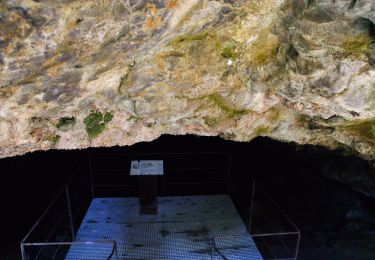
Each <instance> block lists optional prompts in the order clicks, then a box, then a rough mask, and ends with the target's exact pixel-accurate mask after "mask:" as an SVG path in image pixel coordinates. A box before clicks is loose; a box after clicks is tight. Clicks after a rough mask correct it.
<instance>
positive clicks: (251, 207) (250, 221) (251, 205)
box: [248, 181, 255, 235]
mask: <svg viewBox="0 0 375 260" xmlns="http://www.w3.org/2000/svg"><path fill="white" fill-rule="evenodd" d="M251 186H252V187H251V200H250V216H249V224H248V225H249V227H248V229H249V234H250V235H251V225H252V220H253V207H254V197H255V181H253V182H252V185H251Z"/></svg>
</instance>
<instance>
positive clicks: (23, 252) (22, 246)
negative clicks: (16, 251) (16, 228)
mask: <svg viewBox="0 0 375 260" xmlns="http://www.w3.org/2000/svg"><path fill="white" fill-rule="evenodd" d="M21 257H22V260H27V258H26V252H25V246H24V245H23V242H21Z"/></svg>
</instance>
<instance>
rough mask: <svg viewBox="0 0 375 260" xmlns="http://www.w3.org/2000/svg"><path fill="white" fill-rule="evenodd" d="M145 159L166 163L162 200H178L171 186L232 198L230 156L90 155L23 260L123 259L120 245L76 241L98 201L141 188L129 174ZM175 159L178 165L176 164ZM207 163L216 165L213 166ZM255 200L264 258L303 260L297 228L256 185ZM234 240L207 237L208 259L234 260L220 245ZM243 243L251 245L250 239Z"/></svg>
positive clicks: (254, 229)
mask: <svg viewBox="0 0 375 260" xmlns="http://www.w3.org/2000/svg"><path fill="white" fill-rule="evenodd" d="M210 156H211V157H212V158H210ZM102 157H107V158H102ZM196 158H197V160H196V161H195V160H194V159H196ZM207 158H209V159H207ZM143 159H153V160H158V159H161V160H165V164H164V167H165V168H164V171H165V175H164V176H163V177H162V178H161V181H160V183H159V187H160V190H161V194H160V195H176V194H174V193H173V189H170V188H171V187H178V188H177V190H178V189H179V186H180V185H188V186H190V185H194V187H195V188H194V189H196V187H198V186H203V187H208V186H209V185H211V184H212V183H216V184H217V185H218V186H219V189H218V190H219V191H220V192H218V193H227V194H230V185H231V154H230V153H225V152H224V153H147V154H125V155H124V154H115V155H113V154H95V155H90V158H89V163H86V164H82V165H81V166H80V167H79V168H78V170H77V172H76V174H74V175H73V177H72V178H71V179H70V180H69V182H68V183H67V184H66V185H65V186H64V187H63V188H62V189H61V190H60V192H59V193H58V194H57V196H56V197H55V198H54V200H53V201H52V202H51V204H50V205H49V206H48V207H47V209H46V210H45V211H44V212H43V214H42V215H41V217H40V218H39V219H38V220H37V222H36V223H35V224H34V226H33V227H32V228H31V230H30V231H29V232H28V234H27V235H26V236H25V238H24V239H23V240H22V241H21V253H22V259H23V260H29V259H30V260H31V259H65V258H66V259H69V256H70V255H69V253H70V252H72V251H74V249H75V248H80V250H82V248H83V249H84V250H87V255H88V256H91V257H92V258H91V259H111V260H112V259H118V250H117V246H118V245H116V241H113V240H109V239H108V240H100V239H99V240H94V239H93V240H91V241H76V232H77V231H78V229H79V227H80V226H81V222H82V220H83V217H84V215H85V213H86V211H87V209H88V208H89V205H90V203H91V202H92V200H93V199H94V198H96V197H106V195H107V197H111V196H112V197H113V194H116V196H115V197H121V196H119V195H118V194H117V193H112V191H113V189H116V188H121V192H123V191H126V190H129V189H131V188H132V187H133V188H134V187H136V182H133V183H132V180H130V177H129V174H128V172H129V170H130V161H131V160H143ZM173 159H175V160H176V161H177V162H173V161H172V160H173ZM172 162H173V163H172ZM182 162H184V163H182ZM108 163H109V164H110V166H108ZM207 164H208V165H212V164H213V165H214V166H213V167H212V166H210V167H207V166H206V165H207ZM202 165H203V166H202ZM103 166H104V167H103ZM217 171H221V172H222V174H221V176H219V177H218V176H217V175H218V174H216V176H215V173H217ZM84 173H86V174H84ZM194 174H196V176H199V177H200V178H202V179H203V181H200V180H199V179H198V180H197V181H196V182H192V181H191V180H189V178H185V177H184V176H185V175H186V176H194ZM105 176H107V177H105ZM106 178H109V179H110V178H113V179H110V180H108V179H106ZM103 181H104V183H103ZM132 185H133V186H132ZM103 187H104V188H105V189H103ZM171 190H172V191H171ZM105 191H110V194H109V195H108V194H105V193H104V192H105ZM132 194H136V191H134V190H133V193H132ZM203 194H204V193H203ZM125 195H126V194H125ZM179 195H180V194H179ZM122 197H124V196H122ZM249 197H250V201H251V203H250V205H249V210H248V221H247V226H248V231H249V234H250V235H251V237H252V239H253V240H254V241H255V243H256V246H257V248H258V249H259V251H260V253H261V254H262V256H263V258H264V259H297V255H298V247H299V240H300V231H299V230H298V228H297V226H296V225H295V224H294V223H293V221H292V220H291V219H290V218H289V217H288V216H287V215H286V214H285V213H284V212H283V211H282V210H281V208H280V207H279V206H278V204H277V203H276V202H275V201H274V200H273V199H272V198H271V197H270V196H269V195H268V194H267V193H266V192H265V191H264V190H263V188H262V187H261V186H260V185H259V184H257V183H255V182H253V183H252V185H251V193H250V196H249ZM247 203H248V202H246V205H248V204H247ZM233 238H234V237H226V238H225V237H221V238H220V237H216V238H207V239H208V243H211V249H210V252H208V256H211V258H212V257H216V258H215V259H220V258H221V259H230V258H227V255H226V253H227V252H228V250H229V251H230V248H228V247H225V246H224V247H223V246H220V243H221V244H223V243H224V244H225V243H226V241H230V240H233ZM247 238H249V236H247ZM238 239H240V240H241V239H242V240H246V236H244V237H242V238H241V237H238ZM95 254H98V255H96V256H95ZM72 259H73V258H72ZM75 259H78V258H75Z"/></svg>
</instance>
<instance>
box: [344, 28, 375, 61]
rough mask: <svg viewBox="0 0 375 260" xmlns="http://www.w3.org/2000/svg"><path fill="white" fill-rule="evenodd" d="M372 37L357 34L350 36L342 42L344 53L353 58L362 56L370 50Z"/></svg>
mask: <svg viewBox="0 0 375 260" xmlns="http://www.w3.org/2000/svg"><path fill="white" fill-rule="evenodd" d="M370 43H371V38H370V37H369V36H368V35H363V34H362V35H357V36H352V37H348V38H347V39H345V40H344V41H343V42H342V43H341V44H340V47H341V48H342V49H343V54H345V55H347V56H352V57H353V58H360V57H361V56H363V55H364V54H366V53H367V51H368V50H369V47H370Z"/></svg>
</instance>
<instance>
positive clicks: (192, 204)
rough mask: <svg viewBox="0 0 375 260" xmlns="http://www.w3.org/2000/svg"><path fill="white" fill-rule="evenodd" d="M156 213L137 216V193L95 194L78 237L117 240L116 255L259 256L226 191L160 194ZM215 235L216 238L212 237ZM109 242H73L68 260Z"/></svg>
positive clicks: (106, 250) (105, 251)
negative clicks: (123, 195)
mask: <svg viewBox="0 0 375 260" xmlns="http://www.w3.org/2000/svg"><path fill="white" fill-rule="evenodd" d="M158 201H159V202H158V204H159V210H158V214H157V215H139V204H138V198H96V199H94V200H93V201H92V203H91V205H90V207H89V209H88V211H87V213H86V216H85V218H84V219H83V222H82V224H81V226H80V228H79V230H78V232H77V235H76V241H93V240H115V241H116V244H117V250H118V256H119V258H120V259H127V260H128V259H129V260H136V259H143V260H146V259H150V260H151V259H165V260H168V259H176V260H177V259H178V260H181V259H186V260H187V259H189V260H194V259H199V260H200V259H202V260H206V259H207V260H208V259H211V253H212V252H213V251H212V248H213V247H212V244H213V242H212V241H215V245H216V246H215V248H216V249H217V250H216V251H214V252H213V258H212V259H218V260H219V259H221V260H223V259H228V260H229V259H236V260H241V259H243V260H245V259H246V260H249V259H254V260H256V259H263V258H262V257H261V255H260V253H259V251H258V249H257V248H256V246H255V243H254V241H253V240H252V238H251V236H250V235H249V234H248V232H247V229H246V227H245V225H244V223H243V222H242V220H241V218H240V216H239V214H238V213H237V211H236V209H235V207H234V205H233V203H232V201H231V199H230V198H229V196H226V195H208V196H184V197H160V198H159V199H158ZM213 238H214V240H213ZM110 252H111V248H110V247H109V246H108V247H106V246H100V247H99V246H98V245H94V244H93V245H92V246H87V245H86V246H84V247H81V246H80V245H79V244H77V245H73V246H72V247H71V248H70V250H69V252H68V254H67V257H66V259H68V260H73V259H74V260H75V259H95V257H94V256H95V255H109V254H110Z"/></svg>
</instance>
